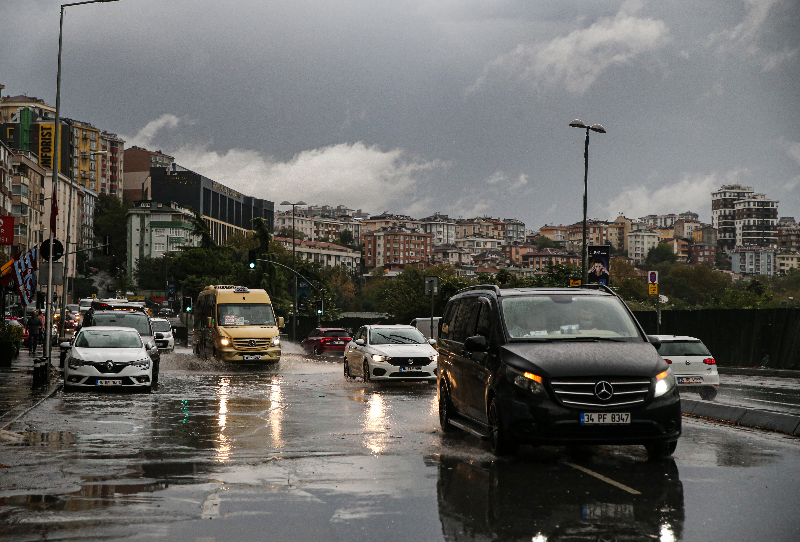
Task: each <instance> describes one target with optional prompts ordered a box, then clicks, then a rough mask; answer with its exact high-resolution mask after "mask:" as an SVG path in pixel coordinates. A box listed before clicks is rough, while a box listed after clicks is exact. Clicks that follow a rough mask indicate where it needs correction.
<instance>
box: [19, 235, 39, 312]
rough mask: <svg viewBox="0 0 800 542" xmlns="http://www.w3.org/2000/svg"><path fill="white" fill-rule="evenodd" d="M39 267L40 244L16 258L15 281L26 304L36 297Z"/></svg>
mask: <svg viewBox="0 0 800 542" xmlns="http://www.w3.org/2000/svg"><path fill="white" fill-rule="evenodd" d="M38 267H39V246H38V245H37V246H35V247H33V248H32V249H30V250H29V251H28V252H26V253H25V254H23V255H22V256H20V257H19V258H18V259H16V260H14V282H16V284H17V292H18V293H19V297H20V299H22V303H23V304H24V305H28V304H29V303H31V302H32V301H33V300H34V299H35V297H36V273H35V271H36V269H38Z"/></svg>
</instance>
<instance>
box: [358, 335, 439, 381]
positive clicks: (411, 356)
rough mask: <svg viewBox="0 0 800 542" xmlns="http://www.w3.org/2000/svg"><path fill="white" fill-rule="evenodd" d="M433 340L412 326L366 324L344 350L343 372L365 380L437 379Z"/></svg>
mask: <svg viewBox="0 0 800 542" xmlns="http://www.w3.org/2000/svg"><path fill="white" fill-rule="evenodd" d="M434 343H435V341H433V340H432V339H431V340H430V341H429V340H428V339H426V338H425V337H424V336H423V335H422V333H420V332H419V330H417V329H416V328H415V327H413V326H407V325H371V326H363V327H362V328H361V329H359V330H358V332H357V333H356V334H355V336H354V337H353V340H352V341H350V342H349V343H348V345H347V347H346V348H345V350H344V375H345V377H347V378H351V377H354V376H360V377H361V378H363V379H364V382H369V381H384V382H385V381H392V380H398V381H403V380H408V381H428V382H436V358H437V352H436V350H435V349H434V348H433V346H431V344H434Z"/></svg>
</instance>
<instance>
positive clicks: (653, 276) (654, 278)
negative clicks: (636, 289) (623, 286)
mask: <svg viewBox="0 0 800 542" xmlns="http://www.w3.org/2000/svg"><path fill="white" fill-rule="evenodd" d="M647 283H648V284H658V271H650V272H649V273H648V274H647ZM651 293H652V292H651Z"/></svg>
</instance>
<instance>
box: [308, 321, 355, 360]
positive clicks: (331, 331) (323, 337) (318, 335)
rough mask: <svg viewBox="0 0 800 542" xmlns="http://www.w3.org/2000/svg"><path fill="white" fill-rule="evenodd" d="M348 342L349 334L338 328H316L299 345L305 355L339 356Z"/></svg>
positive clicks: (342, 353)
mask: <svg viewBox="0 0 800 542" xmlns="http://www.w3.org/2000/svg"><path fill="white" fill-rule="evenodd" d="M349 342H350V334H349V333H348V332H347V330H346V329H343V328H340V327H318V328H317V329H315V330H314V331H312V332H311V333H310V334H309V335H308V337H306V338H305V339H303V342H302V343H300V344H301V346H302V347H303V351H304V352H305V353H306V354H314V355H320V354H341V355H344V348H345V346H347V343H349Z"/></svg>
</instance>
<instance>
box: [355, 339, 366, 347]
mask: <svg viewBox="0 0 800 542" xmlns="http://www.w3.org/2000/svg"><path fill="white" fill-rule="evenodd" d="M356 344H357V345H358V346H364V345H365V344H367V343H365V342H364V339H356Z"/></svg>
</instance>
